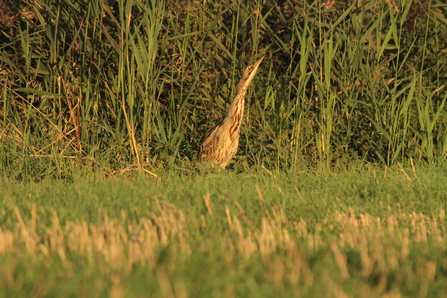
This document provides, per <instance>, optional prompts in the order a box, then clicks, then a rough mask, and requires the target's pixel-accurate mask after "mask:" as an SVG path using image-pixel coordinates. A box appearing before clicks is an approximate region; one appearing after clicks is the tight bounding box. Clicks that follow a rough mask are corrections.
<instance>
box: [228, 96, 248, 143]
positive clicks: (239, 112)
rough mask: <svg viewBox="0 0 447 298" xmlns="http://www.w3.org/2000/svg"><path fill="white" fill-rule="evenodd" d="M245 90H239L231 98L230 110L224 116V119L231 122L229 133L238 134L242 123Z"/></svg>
mask: <svg viewBox="0 0 447 298" xmlns="http://www.w3.org/2000/svg"><path fill="white" fill-rule="evenodd" d="M244 105H245V92H239V93H238V94H237V95H236V97H235V98H234V99H233V103H232V104H231V107H230V110H229V111H228V115H227V117H226V119H225V120H226V121H229V123H231V125H230V135H238V134H239V130H240V128H241V124H242V117H243V116H244Z"/></svg>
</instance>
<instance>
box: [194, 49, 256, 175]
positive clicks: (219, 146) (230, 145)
mask: <svg viewBox="0 0 447 298" xmlns="http://www.w3.org/2000/svg"><path fill="white" fill-rule="evenodd" d="M263 59H264V56H263V57H261V59H259V60H258V61H256V63H254V64H252V65H250V66H248V67H247V69H245V71H244V73H243V74H242V78H241V80H240V81H239V84H238V86H237V95H236V97H235V98H234V99H233V102H232V103H231V106H230V109H229V110H228V114H227V116H226V117H225V118H224V119H223V120H222V122H221V123H220V124H218V125H217V126H216V127H214V128H213V129H212V130H211V131H210V132H209V133H208V135H207V136H206V137H205V140H204V141H203V142H202V144H201V145H200V148H199V153H198V154H197V161H198V162H203V161H208V162H213V163H216V164H218V165H220V167H221V168H225V167H226V166H227V165H228V163H229V162H230V160H231V159H232V158H233V157H234V155H235V154H236V151H237V147H238V146H239V135H240V131H241V123H242V117H243V116H244V105H245V94H246V93H247V89H248V86H250V83H251V81H252V80H253V77H254V76H255V74H256V71H257V70H258V67H259V65H260V64H261V62H262V60H263Z"/></svg>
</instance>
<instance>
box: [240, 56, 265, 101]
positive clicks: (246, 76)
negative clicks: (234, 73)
mask: <svg viewBox="0 0 447 298" xmlns="http://www.w3.org/2000/svg"><path fill="white" fill-rule="evenodd" d="M264 57H265V56H262V57H261V59H259V60H258V61H256V62H255V63H254V64H252V65H250V66H248V67H247V69H245V71H244V73H243V74H242V78H241V80H240V81H239V84H238V86H237V93H241V92H245V91H247V88H248V86H249V85H250V83H251V80H253V78H254V76H255V74H256V71H257V70H258V67H259V65H260V64H261V62H262V60H264Z"/></svg>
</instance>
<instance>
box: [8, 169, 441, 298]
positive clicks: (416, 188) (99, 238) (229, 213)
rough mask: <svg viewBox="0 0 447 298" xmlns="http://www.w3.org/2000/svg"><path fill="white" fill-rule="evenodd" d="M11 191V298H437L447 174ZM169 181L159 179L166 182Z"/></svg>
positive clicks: (262, 175)
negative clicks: (52, 297)
mask: <svg viewBox="0 0 447 298" xmlns="http://www.w3.org/2000/svg"><path fill="white" fill-rule="evenodd" d="M166 174H167V175H166V176H164V178H163V180H162V182H159V181H158V180H157V179H155V178H151V176H150V175H148V177H147V178H148V179H146V178H137V179H136V180H134V181H131V180H127V179H107V180H101V179H85V178H79V179H77V180H75V181H74V182H73V183H68V184H67V183H60V182H56V183H54V182H53V183H49V182H45V181H44V182H42V183H38V184H37V183H26V184H16V185H14V184H9V183H3V184H2V188H1V189H2V190H1V191H0V193H1V196H2V197H3V200H2V203H1V210H2V211H1V212H2V214H1V217H2V222H1V229H0V256H1V258H0V260H1V261H0V267H1V268H2V277H3V278H2V279H1V288H2V289H3V290H2V294H1V295H3V296H4V297H10V296H11V295H16V296H29V295H31V294H32V295H33V296H35V297H46V296H49V295H54V294H56V293H57V295H58V296H60V295H63V296H70V295H75V296H85V295H88V296H89V297H92V296H94V297H102V296H104V297H137V296H140V295H146V294H147V293H149V292H150V293H151V297H209V296H210V295H212V296H217V297H221V296H222V297H223V296H225V297H247V295H248V296H259V297H270V296H271V295H272V294H273V293H275V295H276V296H280V297H290V296H293V297H312V296H313V297H315V295H317V296H318V297H360V296H361V297H390V296H394V297H414V296H417V297H434V296H439V295H442V294H443V293H445V290H446V289H447V288H446V286H445V285H446V278H447V276H446V270H447V263H446V258H445V256H446V243H447V238H446V236H447V234H446V227H445V207H446V203H447V201H446V193H447V189H446V185H447V181H446V177H447V176H446V175H445V169H443V168H442V167H431V168H425V167H417V168H415V171H413V170H412V169H411V168H410V169H403V168H391V169H386V170H385V169H384V168H371V169H369V170H358V171H352V172H340V173H334V172H332V173H331V172H323V173H321V174H312V173H306V174H305V173H303V174H299V175H295V176H293V175H286V174H281V175H279V176H276V177H275V176H272V175H270V174H268V173H266V172H265V171H261V172H257V173H255V172H252V173H248V174H239V175H234V174H227V173H225V172H219V173H208V174H205V175H192V176H184V177H179V176H178V175H177V174H175V175H172V174H169V173H166ZM157 181H158V182H157Z"/></svg>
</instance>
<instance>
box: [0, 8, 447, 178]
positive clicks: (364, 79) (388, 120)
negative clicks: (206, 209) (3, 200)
mask: <svg viewBox="0 0 447 298" xmlns="http://www.w3.org/2000/svg"><path fill="white" fill-rule="evenodd" d="M0 22H1V25H2V29H1V35H0V37H1V45H0V69H1V77H0V84H1V85H0V88H1V89H0V98H1V106H0V117H1V119H0V120H1V122H0V125H1V126H0V127H1V132H0V133H1V139H0V142H1V146H2V149H3V150H2V151H3V156H2V159H1V165H0V166H1V168H2V170H3V171H5V172H7V173H8V176H9V177H17V178H23V177H29V175H30V176H32V177H37V178H39V177H47V176H57V177H66V176H67V175H68V176H70V174H69V173H70V171H71V169H74V168H80V167H83V166H85V167H86V168H87V169H88V170H89V171H90V170H99V169H100V170H105V171H107V172H110V173H115V172H116V171H120V170H123V169H125V168H126V165H128V164H142V165H143V167H144V168H145V169H146V170H147V171H150V172H157V168H159V167H162V166H166V165H168V166H174V165H177V166H179V167H182V168H184V167H187V166H188V164H189V163H190V161H191V160H193V159H194V157H195V154H196V152H197V148H198V144H199V143H200V140H201V139H202V137H203V136H204V134H205V133H206V132H207V131H208V130H209V129H210V128H211V127H212V126H214V125H215V124H217V123H218V122H219V120H220V119H221V118H222V117H223V115H224V113H225V112H226V110H227V108H228V105H229V102H230V100H231V99H232V97H233V96H234V93H235V85H236V82H237V80H238V76H239V75H240V74H241V72H242V70H243V69H244V67H245V66H246V65H247V64H249V63H252V62H253V61H255V59H256V58H258V57H259V56H260V55H263V54H266V56H267V57H266V59H265V60H264V62H263V64H262V65H261V69H260V70H259V73H258V75H257V77H256V78H255V80H254V82H253V84H252V87H251V88H250V90H249V93H248V103H247V105H246V111H247V112H246V117H245V120H244V126H243V128H242V138H241V141H242V142H241V146H240V149H239V152H238V155H237V156H236V165H237V167H243V168H245V169H247V167H250V166H256V167H261V166H265V167H267V168H270V169H274V170H280V169H297V168H302V167H303V166H313V165H323V166H325V167H335V168H337V167H346V166H349V164H350V162H351V161H352V160H363V161H366V162H372V163H380V164H384V165H394V164H396V163H398V162H401V163H407V162H408V161H409V160H410V159H413V160H415V161H423V162H426V161H428V162H433V161H439V160H445V156H446V149H447V113H446V106H445V103H446V98H447V90H446V88H445V82H446V79H447V78H446V74H447V63H446V62H447V58H446V57H447V56H446V49H447V7H446V4H445V3H444V1H440V0H430V1H409V0H399V1H395V0H391V1H378V0H377V1H279V2H277V1H219V2H215V1H209V2H206V1H166V2H165V1H122V0H119V1H99V0H94V1H45V0H39V1H32V2H31V1H30V2H28V1H17V0H5V1H3V2H2V5H1V7H0Z"/></svg>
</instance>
